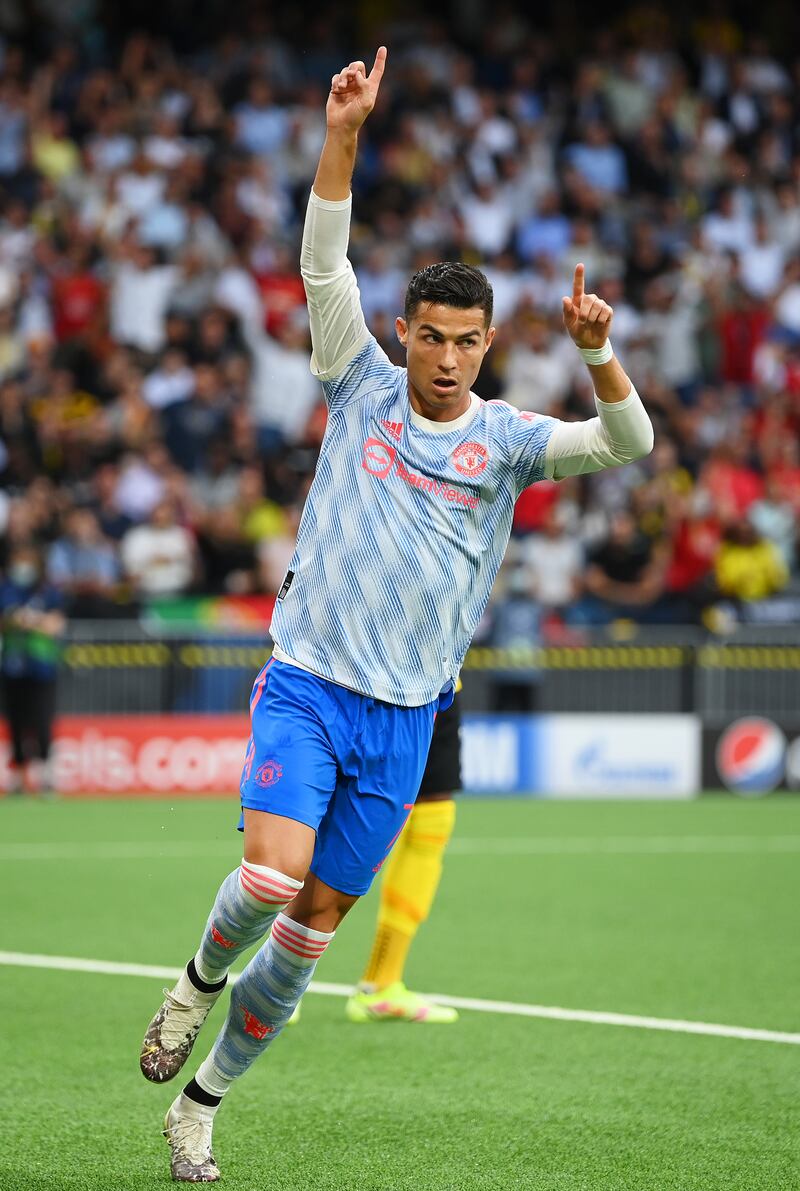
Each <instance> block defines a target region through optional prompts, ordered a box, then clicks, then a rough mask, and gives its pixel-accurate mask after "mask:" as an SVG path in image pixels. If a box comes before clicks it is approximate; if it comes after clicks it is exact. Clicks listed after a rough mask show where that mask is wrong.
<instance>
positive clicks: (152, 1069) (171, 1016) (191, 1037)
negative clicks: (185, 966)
mask: <svg viewBox="0 0 800 1191" xmlns="http://www.w3.org/2000/svg"><path fill="white" fill-rule="evenodd" d="M223 991H224V986H223V988H220V989H218V990H217V991H216V992H209V993H205V992H200V991H199V989H196V988H195V987H194V985H193V984H192V983H191V981H190V980H189V977H188V976H187V975H186V972H184V973H183V974H182V975H181V977H180V979H179V980H178V983H177V984H176V985H175V987H174V988H173V989H166V988H165V989H164V993H165V1000H164V1002H163V1003H162V1005H161V1008H160V1009H159V1011H158V1013H157V1014H156V1015H155V1017H154V1018H153V1020H152V1021H151V1022H150V1025H149V1026H148V1027H147V1033H146V1034H145V1036H144V1042H143V1043H142V1051H141V1054H140V1055H139V1066H140V1067H141V1070H142V1075H143V1076H144V1077H145V1079H149V1080H150V1081H151V1082H152V1083H166V1082H167V1080H169V1079H174V1078H175V1076H176V1075H177V1074H178V1072H179V1071H180V1069H181V1067H182V1066H183V1064H184V1063H185V1062H186V1060H187V1059H188V1058H189V1055H190V1054H191V1053H192V1047H193V1046H194V1043H195V1039H196V1038H197V1035H198V1034H199V1033H200V1028H201V1026H202V1025H203V1022H204V1021H205V1020H206V1018H207V1017H208V1015H209V1013H210V1012H211V1010H212V1009H213V1007H214V1003H215V1002H216V1000H217V998H218V997H219V996H220V995H221V994H222V992H223Z"/></svg>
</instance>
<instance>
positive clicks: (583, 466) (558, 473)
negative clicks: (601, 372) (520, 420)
mask: <svg viewBox="0 0 800 1191" xmlns="http://www.w3.org/2000/svg"><path fill="white" fill-rule="evenodd" d="M594 400H595V406H596V408H597V417H596V418H589V419H588V421H585V422H556V424H555V427H554V429H553V432H552V434H551V435H550V439H549V442H548V445H547V459H546V468H547V475H548V477H549V478H551V479H554V480H562V479H564V478H565V477H566V476H579V475H585V474H587V473H588V472H593V471H602V470H603V469H604V468H606V467H620V466H622V464H623V463H633V461H634V460H635V459H641V458H643V457H644V456H645V455H649V454H650V452H651V451H652V449H653V424H652V422H651V421H650V418H649V417H648V415H647V410H646V409H645V408H644V406H643V405H642V401H641V398H640V397H639V394H638V393H637V392H636V389H634V388H633V387H631V391H630V393H629V394H628V396H627V397H626V398H625V400H624V401H616V402H609V401H601V400H600V399H599V398H598V397H595V399H594Z"/></svg>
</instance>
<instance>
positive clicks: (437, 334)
mask: <svg viewBox="0 0 800 1191" xmlns="http://www.w3.org/2000/svg"><path fill="white" fill-rule="evenodd" d="M395 329H396V331H397V338H398V339H399V340H400V342H401V343H402V345H403V347H405V349H406V351H407V353H408V358H407V366H408V380H409V399H410V401H411V405H412V408H413V409H415V410H416V411H417V413H419V414H422V416H423V417H424V418H430V419H431V421H434V422H449V421H452V420H453V419H454V418H458V417H460V416H461V414H463V413H465V412H466V410H467V409H468V408H469V392H470V389H471V388H472V385H473V383H474V381H475V378H476V377H477V375H478V373H479V371H480V367H481V364H482V362H483V357H484V356H485V355H486V353H487V351H488V350H489V347H490V345H491V342H492V340H493V339H494V332H495V329H494V327H487V326H486V319H485V315H484V312H483V310H482V309H481V308H480V307H479V306H474V307H471V308H470V309H468V310H460V309H459V308H458V307H456V306H441V305H439V304H438V303H420V305H419V306H418V307H417V309H416V310H415V311H414V313H413V315H412V316H411V319H410V321H409V322H408V323H407V322H406V321H405V319H404V318H398V319H397V320H396V322H395Z"/></svg>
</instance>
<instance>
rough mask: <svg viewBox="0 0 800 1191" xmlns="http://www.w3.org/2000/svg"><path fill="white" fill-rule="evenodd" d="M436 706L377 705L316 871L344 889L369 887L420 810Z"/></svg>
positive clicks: (324, 833) (325, 828) (336, 801)
mask: <svg viewBox="0 0 800 1191" xmlns="http://www.w3.org/2000/svg"><path fill="white" fill-rule="evenodd" d="M433 718H434V708H433V707H432V706H431V705H428V706H426V707H391V706H389V705H387V704H379V705H377V706H376V707H375V709H374V714H373V717H372V724H373V725H374V728H373V729H371V732H372V735H371V736H370V735H365V737H364V738H363V741H362V749H363V755H362V759H361V764H360V765H359V768H358V771H357V772H356V773H354V774H351V775H349V776H348V777H347V778H344V779H341V780H340V782H339V784H338V785H337V787H336V792H335V794H334V796H333V799H332V800H331V804H330V806H329V808H328V810H327V812H326V814H325V817H324V819H323V820H322V822H321V823H320V827H319V832H318V835H317V846H316V848H315V850H314V858H313V860H312V862H311V871H312V872H313V873H314V875H315V876H316V877H318V878H319V880H321V881H323V882H325V884H327V885H330V886H331V887H332V888H334V889H339V890H341V891H343V892H344V893H349V894H352V895H354V896H356V895H357V896H360V895H362V894H364V893H366V892H367V890H368V889H369V887H370V885H371V884H372V882H373V880H374V879H375V876H376V874H377V873H378V872H380V869H381V866H382V865H383V863H384V861H385V860H386V858H387V857H388V855H389V853H390V852H391V850H392V847H393V846H394V844H395V842H396V841H397V838H398V836H399V835H400V833H401V831H402V830H403V827H404V826H405V823H406V820H407V819H408V817H409V815H410V814H411V811H412V810H413V809H414V802H415V800H416V797H417V792H418V790H419V784H420V778H421V777H422V771H423V769H424V768H425V759H426V757H427V755H428V749H429V746H430V739H431V732H432V730H433Z"/></svg>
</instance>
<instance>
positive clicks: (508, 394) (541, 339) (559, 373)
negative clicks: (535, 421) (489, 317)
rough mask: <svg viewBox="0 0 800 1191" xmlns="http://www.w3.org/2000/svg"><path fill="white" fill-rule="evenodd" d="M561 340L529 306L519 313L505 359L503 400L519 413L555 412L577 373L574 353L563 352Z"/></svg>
mask: <svg viewBox="0 0 800 1191" xmlns="http://www.w3.org/2000/svg"><path fill="white" fill-rule="evenodd" d="M563 338H564V337H563V335H558V336H557V335H555V334H554V332H553V329H552V327H551V325H550V323H549V321H548V320H547V319H546V318H545V317H544V316H543V315H542V314H537V312H535V311H533V310H531V309H530V308H529V307H528V308H523V309H522V310H520V311H519V313H518V315H517V318H516V319H515V320H514V324H513V330H512V334H511V348H510V350H509V352H508V357H507V360H506V367H505V387H504V388H503V391H502V397H503V400H504V401H508V402H509V404H511V405H514V406H516V408H517V409H520V410H530V411H533V412H535V413H541V414H551V413H557V412H558V407H559V406H560V405H561V402H562V401H563V400H564V398H565V397H566V396H567V394H568V392H569V390H570V386H571V384H572V382H573V380H574V379H575V377H576V374H577V373H576V369H575V366H574V360H573V358H572V357H573V356H574V354H575V353H574V352H572V354H571V355H570V354H567V353H566V352H565V351H564V347H563Z"/></svg>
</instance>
